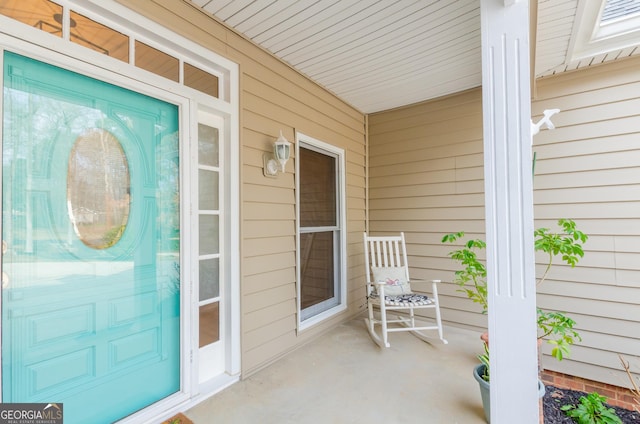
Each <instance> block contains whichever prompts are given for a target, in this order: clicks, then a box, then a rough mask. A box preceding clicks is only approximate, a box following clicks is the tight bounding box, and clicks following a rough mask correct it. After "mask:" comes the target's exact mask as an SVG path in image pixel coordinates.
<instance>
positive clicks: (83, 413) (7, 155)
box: [2, 52, 181, 424]
mask: <svg viewBox="0 0 640 424" xmlns="http://www.w3.org/2000/svg"><path fill="white" fill-rule="evenodd" d="M3 72H4V86H3V122H2V125H3V132H2V136H3V139H2V159H3V166H2V178H3V181H2V240H3V241H4V242H5V243H6V246H7V250H6V252H5V253H4V255H3V261H2V272H3V275H6V277H7V284H6V285H5V286H4V287H3V289H2V290H3V291H2V395H3V399H2V401H3V402H27V403H30V402H60V403H63V404H64V418H65V424H74V423H93V422H114V421H118V420H119V419H121V418H123V417H125V416H127V415H130V414H132V413H134V412H136V411H138V410H140V409H142V408H144V407H146V406H148V405H150V404H152V403H154V402H156V401H158V400H161V399H164V398H165V397H167V396H169V395H171V394H173V393H176V392H178V391H179V390H180V344H181V343H180V261H179V258H180V251H179V246H180V227H179V223H180V214H179V211H180V209H179V206H180V205H179V199H180V192H179V168H178V164H179V160H178V159H179V155H178V140H179V137H178V122H179V120H178V107H177V106H176V105H172V104H169V103H166V102H164V101H160V100H157V99H154V98H152V97H150V96H147V95H142V94H138V93H135V92H133V91H130V90H126V89H123V88H120V87H117V86H114V85H111V84H107V83H105V82H102V81H99V80H96V79H92V78H89V77H86V76H83V75H80V74H77V73H73V72H70V71H67V70H63V69H61V68H57V67H54V66H51V65H47V64H45V63H42V62H38V61H35V60H32V59H29V58H26V57H23V56H19V55H16V54H12V53H9V52H5V54H4V69H3ZM92 134H98V135H92ZM106 134H110V135H111V136H113V139H111V136H106ZM107 140H108V141H107ZM116 140H117V141H116ZM102 142H104V143H105V145H108V146H110V147H109V148H104V147H103V146H100V147H98V145H99V144H100V143H102ZM118 145H119V147H117V146H118ZM79 146H80V147H79ZM74 149H75V150H74ZM100 156H102V159H103V160H105V161H106V162H108V165H104V164H103V165H95V166H94V167H93V168H94V172H91V171H89V172H84V171H82V172H81V171H80V169H79V168H73V169H72V168H70V167H69V166H68V163H69V158H71V159H72V162H73V161H75V162H87V163H89V162H91V161H94V160H96V159H98V158H100ZM126 164H128V166H127V165H126ZM74 166H75V165H74ZM127 167H128V169H129V173H130V175H129V177H126V176H124V177H122V176H121V177H117V178H116V177H115V176H113V175H111V174H113V173H115V170H116V169H121V170H124V169H125V168H127ZM91 168H92V166H89V167H88V168H87V169H91ZM96 168H97V172H96ZM83 169H84V168H83ZM80 174H82V175H80ZM82 179H84V180H86V181H85V182H86V184H87V185H86V186H81V184H80V181H81V180H82ZM98 180H99V181H98ZM127 180H128V181H129V182H128V183H127ZM68 183H69V184H70V187H69V188H68V187H67V184H68ZM110 185H112V186H113V188H114V190H110V189H105V190H103V188H104V187H106V186H110ZM127 186H128V188H127ZM91 190H94V191H95V192H96V193H95V196H96V198H95V199H93V200H90V195H89V194H88V192H89V191H91ZM128 195H130V196H131V199H134V201H132V202H129V200H128V199H127V197H128ZM98 198H100V199H98ZM68 203H71V210H72V213H71V214H70V213H69V205H68ZM127 205H128V206H127ZM89 209H90V211H89ZM84 212H87V215H83V213H84ZM95 214H103V215H107V214H111V215H112V218H113V219H112V220H110V219H107V218H105V219H104V220H103V221H102V222H105V223H109V224H108V225H107V224H105V225H104V226H103V225H100V227H101V229H100V230H95V231H94V227H93V226H92V225H89V226H87V227H85V226H84V225H85V223H84V221H86V220H88V219H89V218H88V216H89V215H91V216H94V215H95ZM91 219H93V218H91ZM74 221H75V223H76V224H80V221H83V223H82V229H81V230H80V231H77V232H76V231H74ZM124 222H126V223H127V226H126V230H125V231H124V232H122V234H119V240H118V241H117V242H116V243H111V242H109V243H105V242H104V241H102V242H100V241H98V242H95V241H94V240H96V239H98V238H99V237H98V235H100V234H102V237H103V238H104V236H105V235H106V234H108V233H110V232H112V231H119V227H120V226H121V225H122V223H124ZM93 244H96V245H97V246H98V247H99V248H95V247H96V245H93Z"/></svg>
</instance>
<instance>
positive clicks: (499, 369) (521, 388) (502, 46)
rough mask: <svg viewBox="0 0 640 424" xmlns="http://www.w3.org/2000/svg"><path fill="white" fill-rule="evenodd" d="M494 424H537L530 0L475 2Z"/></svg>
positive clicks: (487, 0)
mask: <svg viewBox="0 0 640 424" xmlns="http://www.w3.org/2000/svg"><path fill="white" fill-rule="evenodd" d="M480 4H481V18H482V98H483V114H484V117H483V125H484V176H485V205H486V206H485V208H486V209H485V213H486V237H487V272H488V281H489V337H490V340H491V344H490V348H491V351H490V358H491V383H490V384H491V422H492V424H511V423H522V424H529V423H531V424H533V423H538V422H539V413H538V396H537V353H536V350H537V348H536V322H535V320H536V311H535V307H536V291H535V269H534V266H535V264H534V251H533V194H532V176H531V135H530V133H531V127H530V123H531V93H530V86H529V82H530V80H529V72H530V70H529V2H528V0H480Z"/></svg>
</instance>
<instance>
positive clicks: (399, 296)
mask: <svg viewBox="0 0 640 424" xmlns="http://www.w3.org/2000/svg"><path fill="white" fill-rule="evenodd" d="M364 252H365V266H366V275H367V284H366V288H367V306H368V309H369V316H368V318H365V323H366V325H367V329H368V330H369V334H370V335H371V338H372V339H373V341H374V342H375V343H377V344H378V345H379V346H380V347H390V346H391V345H390V344H389V341H388V333H391V332H396V331H410V332H411V333H412V334H413V335H415V336H416V337H418V338H419V339H421V340H424V341H426V342H431V341H439V342H441V343H444V344H446V343H447V340H445V339H444V337H443V333H442V320H441V317H440V303H439V301H438V287H437V284H438V283H439V282H440V280H432V281H431V284H432V294H431V296H426V295H425V294H420V293H415V292H413V291H412V290H411V284H410V280H409V266H408V263H407V250H406V246H405V241H404V233H400V236H386V237H370V236H367V233H364ZM416 281H417V280H413V282H416ZM423 309H433V310H435V325H425V324H426V323H424V322H423V323H422V324H421V323H420V322H419V321H418V320H417V319H416V316H415V311H416V310H423ZM374 310H378V312H379V316H380V318H379V319H378V318H376V317H375V316H374ZM395 311H398V312H401V313H402V315H395V316H393V315H389V316H388V314H389V312H391V313H394V312H395ZM389 324H394V325H393V326H389ZM398 324H399V326H398ZM377 325H379V326H380V328H381V331H380V332H379V333H378V332H376V329H375V327H376V326H377ZM431 330H437V337H430V336H428V335H427V334H426V333H425V331H431Z"/></svg>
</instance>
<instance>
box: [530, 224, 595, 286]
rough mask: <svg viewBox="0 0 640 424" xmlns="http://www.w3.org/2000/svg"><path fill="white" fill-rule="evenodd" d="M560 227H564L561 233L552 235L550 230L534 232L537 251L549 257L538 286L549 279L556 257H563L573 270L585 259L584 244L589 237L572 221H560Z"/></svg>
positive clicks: (539, 229)
mask: <svg viewBox="0 0 640 424" xmlns="http://www.w3.org/2000/svg"><path fill="white" fill-rule="evenodd" d="M558 226H560V227H562V231H561V232H555V233H552V232H551V230H550V229H549V228H538V229H537V230H535V231H534V232H533V236H534V247H535V250H536V251H538V252H545V253H546V254H547V255H548V257H549V259H548V261H547V267H546V268H545V271H544V274H542V278H540V280H539V281H538V284H540V283H542V282H543V281H544V280H545V279H546V278H547V274H549V270H550V269H551V266H552V265H553V258H554V257H556V256H558V255H561V256H562V260H563V261H564V262H565V263H566V264H567V265H571V267H572V268H574V267H575V266H576V264H577V263H578V261H579V260H580V258H582V257H584V250H582V243H585V242H586V241H587V239H588V238H589V237H588V236H587V235H586V234H585V233H583V232H582V231H580V230H578V229H577V228H576V223H575V222H574V221H573V220H571V219H559V220H558Z"/></svg>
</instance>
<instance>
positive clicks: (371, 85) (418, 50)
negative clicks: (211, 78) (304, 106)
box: [192, 0, 482, 113]
mask: <svg viewBox="0 0 640 424" xmlns="http://www.w3.org/2000/svg"><path fill="white" fill-rule="evenodd" d="M192 3H193V4H195V5H196V6H198V7H201V8H202V9H203V10H204V11H206V12H207V13H209V14H211V15H213V16H215V17H216V18H218V20H220V21H222V22H224V23H226V24H227V25H229V26H230V27H232V28H234V29H235V30H236V31H237V32H239V33H241V34H243V35H244V36H245V37H247V38H248V39H250V40H252V41H253V42H255V43H256V44H258V45H260V46H262V47H263V48H264V49H266V50H268V51H270V52H271V53H273V54H274V55H275V56H277V57H279V58H281V59H282V60H283V61H285V62H286V63H288V64H289V65H291V66H292V67H293V68H295V69H297V70H298V71H299V72H301V73H303V74H304V75H306V76H308V77H309V78H310V79H312V80H314V81H315V82H317V83H318V84H320V85H322V86H323V87H325V88H326V89H328V90H329V91H331V92H333V93H335V94H336V95H337V96H338V97H340V98H341V99H343V100H344V101H346V102H347V103H349V104H351V105H352V106H354V107H356V108H357V109H359V110H360V111H362V112H364V113H372V112H378V111H383V110H388V109H392V108H396V107H400V106H404V105H408V104H412V103H417V102H421V101H424V100H427V99H431V98H435V97H440V96H443V95H446V94H450V93H455V92H458V91H462V90H465V89H468V88H472V87H478V86H480V84H481V82H482V75H481V73H482V66H481V56H480V54H481V52H480V2H479V1H478V0H457V1H442V0H413V1H409V0H360V1H355V0H192Z"/></svg>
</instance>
